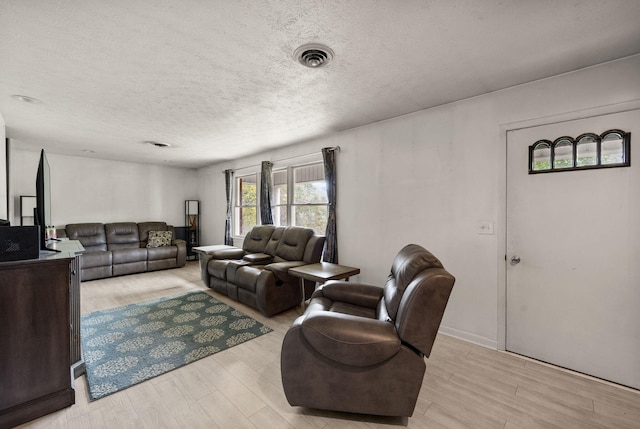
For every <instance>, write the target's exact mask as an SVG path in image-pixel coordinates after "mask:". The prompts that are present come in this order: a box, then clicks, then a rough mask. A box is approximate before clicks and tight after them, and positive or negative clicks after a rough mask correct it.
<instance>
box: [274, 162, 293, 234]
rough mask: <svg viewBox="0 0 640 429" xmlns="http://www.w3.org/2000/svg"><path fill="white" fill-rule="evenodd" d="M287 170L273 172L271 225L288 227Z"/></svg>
mask: <svg viewBox="0 0 640 429" xmlns="http://www.w3.org/2000/svg"><path fill="white" fill-rule="evenodd" d="M287 185H288V183H287V170H279V171H274V172H273V202H272V203H273V204H272V205H271V210H272V211H273V223H274V225H277V226H284V225H289V208H288V202H289V195H288V186H287Z"/></svg>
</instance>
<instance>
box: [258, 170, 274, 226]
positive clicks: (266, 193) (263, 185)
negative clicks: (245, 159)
mask: <svg viewBox="0 0 640 429" xmlns="http://www.w3.org/2000/svg"><path fill="white" fill-rule="evenodd" d="M272 169H273V163H272V162H270V161H262V170H261V172H260V221H261V223H262V225H273V215H272V214H271V196H272V194H273V178H272V177H271V170H272Z"/></svg>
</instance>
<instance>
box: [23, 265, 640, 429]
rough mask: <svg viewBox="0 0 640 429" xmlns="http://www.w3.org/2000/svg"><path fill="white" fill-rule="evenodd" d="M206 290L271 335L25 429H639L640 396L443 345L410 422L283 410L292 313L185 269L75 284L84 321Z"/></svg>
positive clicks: (451, 342) (81, 398)
mask: <svg viewBox="0 0 640 429" xmlns="http://www.w3.org/2000/svg"><path fill="white" fill-rule="evenodd" d="M196 290H207V291H209V293H211V294H212V295H214V296H215V297H216V298H218V299H220V300H221V301H224V302H227V303H229V304H230V305H232V306H234V307H236V308H238V309H240V310H241V311H243V312H245V313H247V314H249V315H251V316H252V317H254V318H255V319H257V320H259V321H261V322H262V323H264V324H265V325H267V326H269V327H271V328H272V329H273V330H274V332H272V333H269V334H267V335H264V336H262V337H259V338H257V339H254V340H251V341H249V342H246V343H243V344H241V345H238V346H236V347H233V348H231V349H228V350H225V351H223V352H220V353H218V354H215V355H212V356H209V357H207V358H204V359H202V360H199V361H197V362H194V363H192V364H189V365H186V366H184V367H182V368H179V369H177V370H174V371H172V372H169V373H167V374H164V375H162V376H160V377H157V378H154V379H152V380H149V381H147V382H144V383H141V384H139V385H136V386H133V387H131V388H129V389H126V390H123V391H121V392H118V393H116V394H113V395H111V396H108V397H105V398H103V399H100V400H97V401H95V402H89V401H88V397H87V387H86V381H85V378H84V376H83V377H81V378H78V379H77V380H76V383H75V389H76V404H75V405H73V406H72V407H69V408H67V409H65V410H61V411H58V412H56V413H53V414H50V415H48V416H45V417H43V418H40V419H38V420H35V421H32V422H30V423H27V424H25V425H23V426H21V427H22V428H47V429H55V428H109V429H114V428H117V429H119V428H209V429H210V428H223V429H228V428H314V429H317V428H363V429H365V428H367V429H370V428H381V427H394V426H407V427H409V428H501V429H502V428H503V429H517V428H636V429H637V428H640V392H638V391H635V390H631V389H626V388H623V387H619V386H615V385H612V384H609V383H605V382H602V381H599V380H594V379H591V378H589V377H585V376H582V375H578V374H574V373H571V372H568V371H565V370H562V369H559V368H555V367H552V366H550V365H545V364H540V363H538V362H535V361H532V360H529V359H525V358H522V357H519V356H515V355H512V354H509V353H504V352H498V351H494V350H489V349H486V348H483V347H480V346H477V345H474V344H470V343H467V342H464V341H460V340H457V339H455V338H452V337H449V336H446V335H439V336H438V339H437V341H436V344H435V347H434V350H433V353H432V355H431V357H430V359H429V360H428V361H427V373H426V375H425V378H424V382H423V385H422V390H421V392H420V397H419V399H418V404H417V406H416V409H415V412H414V415H413V416H412V417H411V418H409V419H400V418H381V417H374V416H360V415H352V414H343V413H334V412H326V411H318V410H310V409H301V408H298V407H291V406H290V405H289V404H288V403H287V401H286V399H285V397H284V393H283V391H282V384H281V382H280V361H279V359H280V345H281V341H282V338H283V336H284V334H285V332H286V330H287V329H288V328H289V326H290V325H291V322H292V321H293V320H294V318H295V317H296V316H297V315H298V311H299V310H298V309H294V310H290V311H288V312H286V313H283V314H280V315H277V316H275V317H272V318H265V317H263V316H262V315H261V314H260V313H259V312H257V311H256V310H253V309H251V308H249V307H246V306H244V305H242V304H239V303H236V302H235V301H231V300H229V299H227V298H226V297H224V296H221V295H219V294H217V293H215V292H213V291H210V290H209V289H207V288H205V287H204V285H203V283H202V281H201V280H200V276H199V269H198V265H197V262H189V263H188V264H187V267H185V268H181V269H175V270H167V271H159V272H154V273H145V274H138V275H130V276H125V277H117V278H112V279H104V280H96V281H91V282H86V283H83V284H82V312H83V313H90V312H92V311H96V310H101V309H106V308H114V307H119V306H122V305H126V304H130V303H135V302H141V301H145V300H150V299H155V298H160V297H163V296H171V295H177V294H180V293H185V292H190V291H196Z"/></svg>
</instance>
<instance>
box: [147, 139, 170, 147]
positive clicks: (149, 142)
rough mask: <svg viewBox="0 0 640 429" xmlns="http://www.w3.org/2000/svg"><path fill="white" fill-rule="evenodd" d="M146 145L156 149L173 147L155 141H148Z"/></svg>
mask: <svg viewBox="0 0 640 429" xmlns="http://www.w3.org/2000/svg"><path fill="white" fill-rule="evenodd" d="M145 143H146V144H150V145H151V146H155V147H171V145H170V144H169V143H160V142H155V141H153V140H147V141H146V142H145Z"/></svg>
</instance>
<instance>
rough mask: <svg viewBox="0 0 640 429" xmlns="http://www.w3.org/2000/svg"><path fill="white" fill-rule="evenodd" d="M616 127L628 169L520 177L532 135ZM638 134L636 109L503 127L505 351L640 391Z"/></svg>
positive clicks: (537, 137) (525, 172)
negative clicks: (623, 138)
mask: <svg viewBox="0 0 640 429" xmlns="http://www.w3.org/2000/svg"><path fill="white" fill-rule="evenodd" d="M614 128H617V129H621V130H623V131H628V132H631V148H632V150H631V155H632V158H631V167H621V168H606V169H595V170H583V171H566V172H560V173H547V174H531V175H530V174H528V159H529V158H528V157H529V154H528V148H529V146H530V145H532V144H533V143H535V142H536V141H538V140H540V139H547V140H551V141H553V140H555V139H556V138H559V137H561V136H571V137H574V138H575V137H577V136H578V135H580V134H582V133H586V132H593V133H595V134H600V133H602V132H604V131H607V130H609V129H614ZM634 139H636V141H635V142H634ZM638 139H640V110H634V111H629V112H623V113H616V114H611V115H603V116H598V117H594V118H588V119H581V120H575V121H570V122H564V123H558V124H552V125H544V126H538V127H532V128H526V129H522V130H516V131H510V132H508V133H507V313H506V348H507V350H509V351H513V352H515V353H519V354H523V355H526V356H530V357H533V358H535V359H539V360H542V361H545V362H549V363H552V364H556V365H559V366H562V367H565V368H569V369H573V370H576V371H580V372H583V373H586V374H590V375H593V376H596V377H600V378H603V379H606V380H610V381H613V382H616V383H620V384H623V385H626V386H631V387H635V388H637V389H640V158H639V157H638V156H640V146H638V145H637V142H638ZM634 143H636V145H635V146H634ZM634 152H635V155H638V156H636V157H635V159H634V158H633V155H634ZM514 256H517V257H519V258H520V262H519V263H518V264H511V263H510V260H511V258H512V257H514Z"/></svg>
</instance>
